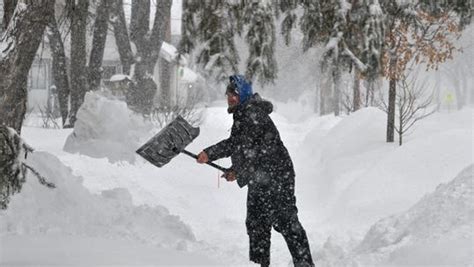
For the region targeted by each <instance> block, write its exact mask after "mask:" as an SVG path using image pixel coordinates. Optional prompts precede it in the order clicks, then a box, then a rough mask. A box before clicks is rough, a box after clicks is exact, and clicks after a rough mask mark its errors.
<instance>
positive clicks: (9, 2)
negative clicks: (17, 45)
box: [3, 0, 18, 30]
mask: <svg viewBox="0 0 474 267" xmlns="http://www.w3.org/2000/svg"><path fill="white" fill-rule="evenodd" d="M17 2H18V0H3V30H6V29H7V27H8V23H9V22H10V20H11V18H12V16H13V12H14V11H15V7H16V4H17Z"/></svg>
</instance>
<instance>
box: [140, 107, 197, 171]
mask: <svg viewBox="0 0 474 267" xmlns="http://www.w3.org/2000/svg"><path fill="white" fill-rule="evenodd" d="M198 135H199V127H192V126H191V125H190V124H189V123H188V122H187V121H186V120H185V119H183V118H182V117H181V116H178V117H177V118H176V119H174V120H173V121H172V122H170V123H169V124H168V125H166V127H164V128H163V129H161V131H160V132H158V133H157V134H156V135H155V136H153V137H152V138H151V139H150V140H149V141H148V142H146V143H145V144H144V145H143V146H141V147H140V148H139V149H138V150H137V151H136V152H137V153H138V154H139V155H140V156H142V157H143V158H144V159H146V160H147V161H149V162H150V163H151V164H153V165H155V166H157V167H160V168H161V167H163V166H164V165H166V164H167V163H168V162H170V161H171V160H172V159H173V158H174V157H176V156H177V155H178V154H179V153H180V152H181V151H182V150H184V148H185V147H186V146H187V145H189V144H190V143H191V142H192V141H193V140H194V139H195V138H196V137H197V136H198Z"/></svg>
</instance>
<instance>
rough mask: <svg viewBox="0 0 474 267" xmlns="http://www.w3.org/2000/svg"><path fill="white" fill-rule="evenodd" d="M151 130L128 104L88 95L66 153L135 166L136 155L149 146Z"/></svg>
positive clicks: (65, 146)
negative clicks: (124, 162) (138, 151)
mask: <svg viewBox="0 0 474 267" xmlns="http://www.w3.org/2000/svg"><path fill="white" fill-rule="evenodd" d="M152 129H153V126H152V125H151V124H150V123H146V122H145V121H144V120H143V117H141V116H139V115H137V114H134V113H133V112H132V111H130V110H129V109H128V108H127V104H126V103H125V102H123V101H119V100H115V99H108V98H106V97H104V96H101V95H99V94H98V93H95V92H88V93H87V94H86V96H85V99H84V104H82V106H81V108H80V109H79V111H78V112H77V121H76V123H75V125H74V131H73V133H72V134H71V135H70V136H69V137H68V138H67V140H66V143H65V144H64V151H66V152H70V153H77V152H78V153H81V154H84V155H87V156H90V157H94V158H103V157H106V158H108V159H109V161H111V162H117V161H128V162H135V159H136V155H135V151H136V150H137V149H138V148H139V147H140V146H141V145H142V144H143V143H144V142H146V137H147V136H150V132H151V130H152Z"/></svg>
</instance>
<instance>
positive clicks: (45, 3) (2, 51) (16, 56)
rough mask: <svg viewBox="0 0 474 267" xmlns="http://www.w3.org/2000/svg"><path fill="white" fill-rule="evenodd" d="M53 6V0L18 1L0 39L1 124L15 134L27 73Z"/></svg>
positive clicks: (18, 128)
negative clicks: (12, 130)
mask: <svg viewBox="0 0 474 267" xmlns="http://www.w3.org/2000/svg"><path fill="white" fill-rule="evenodd" d="M53 5H54V0H37V1H27V0H18V3H17V5H16V8H15V11H14V12H13V14H12V15H11V17H10V21H9V22H8V27H7V28H6V30H5V32H4V33H3V34H2V36H1V39H0V77H2V78H1V79H0V114H1V116H0V125H5V126H8V127H11V128H13V129H15V130H16V131H17V132H18V133H20V131H21V126H22V123H23V119H24V116H25V112H26V102H27V93H28V90H27V80H28V72H29V70H30V67H31V64H32V63H33V60H34V58H35V54H36V51H37V50H38V46H39V44H40V43H41V40H42V37H43V32H44V29H45V27H46V25H47V24H48V21H49V18H50V16H53ZM4 7H5V6H4Z"/></svg>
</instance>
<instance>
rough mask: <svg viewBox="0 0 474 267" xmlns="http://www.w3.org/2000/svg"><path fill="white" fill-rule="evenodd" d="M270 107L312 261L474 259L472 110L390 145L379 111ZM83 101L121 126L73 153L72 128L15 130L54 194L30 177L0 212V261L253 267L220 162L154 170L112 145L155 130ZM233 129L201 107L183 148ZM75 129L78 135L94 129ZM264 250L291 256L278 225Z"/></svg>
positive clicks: (240, 205)
mask: <svg viewBox="0 0 474 267" xmlns="http://www.w3.org/2000/svg"><path fill="white" fill-rule="evenodd" d="M96 100H97V99H96ZM274 104H275V105H276V112H275V113H273V114H272V115H271V116H272V118H273V119H274V121H275V123H276V125H277V127H278V128H279V130H280V134H281V137H282V139H283V141H284V142H285V144H286V145H287V147H288V149H289V151H290V154H291V155H292V157H293V161H294V164H295V168H296V174H297V177H296V196H297V205H298V208H299V216H300V219H301V222H302V224H303V226H304V227H305V228H306V231H307V233H308V237H309V240H310V245H311V248H312V250H313V256H314V257H315V258H316V261H317V264H320V265H333V266H341V265H358V264H360V265H377V264H396V265H410V264H443V265H453V264H461V265H472V264H474V259H473V258H472V256H470V255H473V254H472V244H473V243H472V242H474V239H473V235H472V233H473V231H472V230H473V221H474V220H473V215H474V207H473V205H472V203H473V201H472V200H473V190H472V185H473V183H472V182H473V179H474V178H473V169H472V167H470V168H468V166H470V165H471V164H472V163H473V162H474V161H473V154H472V151H473V111H474V109H472V108H465V109H463V110H461V111H451V112H445V111H442V112H439V113H435V114H434V115H432V116H430V117H428V118H426V119H425V120H423V121H421V122H419V124H417V125H416V126H415V127H416V129H415V131H414V132H413V133H412V134H411V135H409V136H407V137H406V138H405V143H404V144H403V146H401V147H399V146H398V145H397V144H387V143H385V142H384V139H385V114H384V113H383V112H381V111H379V110H377V109H375V108H365V109H362V110H360V111H358V112H356V113H353V114H351V115H349V116H341V117H334V116H323V117H318V116H315V115H311V116H308V113H307V111H308V109H296V110H295V108H296V107H297V106H298V105H295V103H293V104H282V103H274ZM89 107H90V108H92V109H98V110H99V111H97V112H89V113H86V112H83V114H88V115H84V116H86V117H87V116H95V117H96V118H95V119H96V121H99V122H100V121H103V118H101V116H105V117H107V116H114V115H115V118H116V119H114V120H116V121H117V122H120V124H119V125H120V126H119V127H118V128H117V129H116V128H114V126H113V125H114V124H108V125H107V127H100V128H98V129H102V130H101V131H102V132H104V133H105V134H104V135H101V134H100V133H93V134H94V136H95V137H94V138H95V139H96V140H91V141H92V142H89V143H83V144H82V145H81V146H79V148H80V149H78V150H77V151H79V152H80V153H82V154H78V153H69V152H65V151H64V150H63V147H64V145H65V143H66V140H67V139H68V136H70V135H71V130H70V129H69V130H67V129H66V130H49V129H42V128H35V127H25V128H24V129H23V132H22V135H23V137H24V139H25V141H26V142H27V143H29V144H30V145H31V146H33V147H35V148H36V150H37V152H35V153H34V154H33V155H32V156H31V157H30V159H29V162H30V163H31V164H32V165H34V166H35V167H36V168H37V169H38V170H39V171H40V172H41V173H42V174H43V175H45V176H46V177H48V178H49V179H50V180H51V181H53V182H54V183H56V185H57V188H56V189H54V190H50V189H47V188H44V187H42V186H40V185H39V184H38V182H37V181H36V179H34V178H33V177H28V180H27V183H26V184H25V185H24V188H23V191H22V193H21V194H18V195H15V196H14V197H13V198H12V201H11V205H10V208H9V209H8V210H7V211H5V212H2V213H0V227H1V228H0V236H1V238H0V265H2V266H3V265H8V264H12V265H13V264H24V263H37V264H45V265H48V264H50V265H53V264H59V265H63V264H82V265H87V266H90V265H93V264H96V265H104V264H114V265H115V264H116V265H120V264H122V265H159V264H162V265H173V264H181V265H210V264H218V265H251V264H250V263H249V262H248V240H247V235H246V230H245V223H244V222H245V201H246V189H245V188H244V189H239V188H238V186H237V185H236V184H234V183H227V182H225V181H224V180H221V181H219V178H218V177H219V173H218V172H217V171H216V170H214V169H212V168H210V167H208V166H205V165H199V164H196V163H195V161H194V160H193V159H192V158H190V157H187V156H185V155H180V156H178V157H176V158H175V159H173V160H172V161H171V162H170V163H169V164H168V165H166V166H165V167H163V168H156V167H155V166H153V165H151V164H149V163H147V162H146V161H145V160H143V159H141V158H138V157H137V158H135V159H132V160H130V154H129V153H123V152H124V150H123V149H121V148H123V147H128V146H129V145H130V143H132V142H134V143H135V142H137V140H140V141H141V140H142V139H143V140H146V139H147V138H150V137H151V136H153V135H154V134H155V133H156V132H157V131H158V129H156V128H152V127H150V128H147V127H145V126H143V125H144V124H143V123H142V122H137V121H136V119H135V118H132V119H127V118H122V119H120V117H119V115H118V114H122V116H129V115H127V114H128V113H127V112H126V111H125V110H123V108H124V106H121V104H120V103H116V102H114V101H111V102H107V105H103V103H97V105H92V106H89ZM101 109H104V110H107V111H106V112H105V111H104V110H103V111H104V112H100V110H101ZM302 110H304V112H302ZM117 118H118V119H117ZM129 118H130V117H129ZM136 124H139V125H142V126H143V127H142V126H140V127H141V128H140V129H142V130H141V131H138V132H137V131H136V129H135V128H136V127H137V126H136ZM231 124H232V118H231V116H230V115H228V114H227V112H226V110H225V107H224V106H223V104H222V103H220V104H219V103H218V104H216V105H214V106H212V107H209V108H207V109H206V110H205V111H204V120H203V122H202V125H200V127H201V133H200V135H199V137H198V138H197V139H196V140H195V141H194V142H193V143H192V144H191V145H189V147H188V148H189V150H190V151H194V152H199V151H200V150H201V149H203V148H205V147H207V146H208V145H211V144H214V143H216V142H217V141H219V140H221V139H223V138H226V137H227V136H228V135H229V130H230V126H231ZM127 125H128V126H127ZM82 126H84V127H83V128H82V135H87V134H91V133H92V132H91V131H90V129H89V131H88V130H87V129H88V128H87V127H88V126H87V125H82ZM123 127H125V128H123ZM128 127H130V128H134V129H133V131H132V130H131V129H128ZM75 134H76V135H79V136H76V137H78V138H81V136H80V135H81V132H79V133H78V132H76V133H75ZM131 136H132V137H131ZM71 138H72V137H69V139H71ZM126 138H134V140H131V141H130V143H127V141H126V140H127V139H126ZM103 140H107V141H108V142H107V145H106V146H103V147H100V144H101V143H102V141H103ZM99 152H100V153H99ZM125 152H126V151H125ZM120 153H122V154H120ZM107 157H108V158H107ZM219 164H222V165H224V166H227V165H229V161H228V160H220V161H219ZM463 170H464V171H463ZM455 177H456V179H454V178H455ZM453 179H454V180H453ZM441 183H444V184H445V185H442V186H439V187H438V185H439V184H441ZM426 194H429V195H427V196H425V195H426ZM424 196H425V197H424ZM437 207H439V209H437ZM394 214H396V215H394ZM389 216H391V217H389ZM384 218H385V219H384ZM381 219H382V220H381ZM469 244H470V245H471V246H469ZM469 249H470V250H469ZM468 253H470V254H468ZM271 254H272V263H273V264H275V265H277V266H287V265H288V263H289V262H290V261H291V257H290V254H289V252H288V250H287V248H286V244H285V243H284V240H283V238H282V237H281V236H280V235H279V234H277V233H276V232H273V237H272V250H271ZM435 254H442V255H443V258H440V257H438V258H436V257H434V255H435ZM423 257H430V259H431V261H422V260H421V259H422V258H423ZM85 258H87V260H86V259H85Z"/></svg>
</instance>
